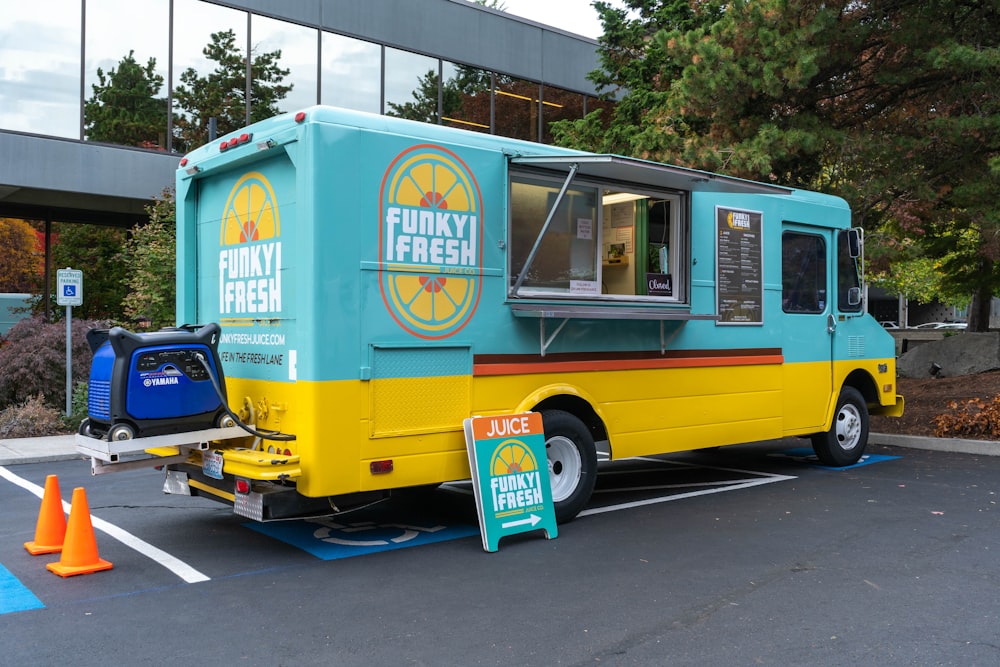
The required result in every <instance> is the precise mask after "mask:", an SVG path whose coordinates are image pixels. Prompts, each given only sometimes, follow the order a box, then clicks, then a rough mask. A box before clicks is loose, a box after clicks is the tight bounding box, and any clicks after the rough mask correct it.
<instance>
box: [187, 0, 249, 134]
mask: <svg viewBox="0 0 1000 667" xmlns="http://www.w3.org/2000/svg"><path fill="white" fill-rule="evenodd" d="M247 23H248V14H247V13H246V12H241V11H236V10H235V9H228V8H226V7H220V6H218V5H213V4H209V3H207V2H198V1H196V0H174V68H173V75H174V81H173V82H172V84H173V110H172V112H173V133H174V136H173V137H172V139H173V147H174V150H176V151H178V152H181V153H185V152H187V151H190V150H193V149H195V148H197V147H199V146H201V145H203V144H206V143H208V140H209V135H210V129H209V128H210V125H211V123H212V119H213V118H214V119H215V120H214V122H215V123H216V128H217V130H216V132H217V134H219V135H222V134H226V133H228V132H232V131H233V130H237V129H239V128H241V127H244V126H245V125H246V124H247V121H248V120H249V119H250V116H249V108H248V99H247V79H246V63H245V60H244V58H245V55H246V51H247V28H248V26H247ZM206 52H207V54H208V55H206Z"/></svg>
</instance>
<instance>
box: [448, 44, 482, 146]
mask: <svg viewBox="0 0 1000 667" xmlns="http://www.w3.org/2000/svg"><path fill="white" fill-rule="evenodd" d="M441 76H442V80H443V81H444V83H443V84H442V86H441V101H442V114H441V124H442V125H448V126H449V127H460V128H462V129H465V130H474V131H476V132H486V133H489V132H490V130H491V129H492V124H491V123H490V118H491V116H492V106H491V105H492V102H491V95H490V93H491V90H492V88H493V75H492V74H491V73H490V72H488V71H487V70H484V69H478V68H476V67H471V66H469V65H457V64H455V63H451V62H447V61H442V62H441Z"/></svg>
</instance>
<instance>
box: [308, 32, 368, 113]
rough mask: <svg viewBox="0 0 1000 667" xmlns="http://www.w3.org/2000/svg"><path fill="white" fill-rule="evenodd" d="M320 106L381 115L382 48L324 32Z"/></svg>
mask: <svg viewBox="0 0 1000 667" xmlns="http://www.w3.org/2000/svg"><path fill="white" fill-rule="evenodd" d="M321 48H322V49H323V73H322V81H323V87H322V90H321V91H320V103H322V104H330V105H333V106H338V107H343V108H344V109H354V110H355V111H367V112H369V113H381V111H382V109H381V100H382V96H381V88H382V47H380V46H379V45H378V44H372V43H371V42H364V41H362V40H360V39H352V38H350V37H344V36H342V35H335V34H333V33H329V32H324V33H323V38H322V47H321Z"/></svg>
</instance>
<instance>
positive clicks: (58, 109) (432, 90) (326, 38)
mask: <svg viewBox="0 0 1000 667" xmlns="http://www.w3.org/2000/svg"><path fill="white" fill-rule="evenodd" d="M247 54H249V56H250V57H249V59H248V58H247ZM597 66H598V59H597V44H596V43H595V42H594V41H593V40H590V39H586V38H583V37H579V36H575V35H571V34H568V33H565V32H561V31H559V30H557V29H554V28H551V27H547V26H542V25H539V24H536V23H532V22H530V21H526V20H523V19H520V18H517V17H513V16H510V15H508V14H504V13H502V12H498V11H496V10H492V9H487V8H484V7H481V6H479V5H476V4H473V3H471V2H468V1H467V0H406V1H403V0H363V1H361V0H296V1H294V2H283V1H281V0H245V1H242V2H240V1H233V2H221V1H209V0H39V1H38V2H25V3H8V6H7V7H6V9H5V11H4V21H3V25H0V155H4V159H2V160H0V216H7V217H31V218H35V219H57V220H68V221H81V222H85V221H105V222H113V223H118V224H128V222H129V220H134V219H135V216H136V215H140V216H141V212H142V206H143V205H144V204H145V203H146V202H148V201H149V198H150V197H152V196H154V195H156V194H158V193H159V192H160V191H161V190H162V189H163V187H165V186H169V185H170V184H171V183H172V181H173V171H174V169H175V168H176V165H177V159H178V158H179V156H180V155H181V154H182V153H184V152H185V151H187V150H190V149H191V148H193V147H195V146H197V145H199V144H201V143H204V142H205V141H207V140H208V139H209V138H210V136H211V133H212V132H213V131H214V130H216V128H217V132H218V133H219V134H221V133H224V132H226V131H229V130H231V129H234V128H235V127H239V126H242V125H245V124H246V123H248V122H252V121H255V120H258V119H260V118H263V117H267V116H270V115H273V114H274V113H279V112H285V111H292V110H297V109H300V108H303V107H307V106H310V105H313V104H317V103H319V104H330V105H336V106H341V107H346V108H350V109H357V110H362V111H368V112H372V113H382V114H390V115H398V116H405V117H408V118H412V119H416V120H421V121H424V122H428V123H438V124H442V125H449V126H454V127H462V128H466V129H470V130H474V131H479V132H490V133H495V134H501V135H505V136H511V137H517V138H521V139H529V140H533V141H541V142H550V141H551V135H550V133H549V124H550V123H551V122H552V121H555V120H560V119H565V118H580V117H582V116H583V115H584V114H585V113H587V112H589V111H592V110H593V109H595V108H597V107H598V106H601V105H605V104H607V103H606V102H602V101H600V100H598V99H597V98H596V96H595V93H594V90H593V85H592V84H591V83H590V82H589V81H588V80H587V78H586V76H587V74H588V72H590V71H592V70H593V69H595V68H597Z"/></svg>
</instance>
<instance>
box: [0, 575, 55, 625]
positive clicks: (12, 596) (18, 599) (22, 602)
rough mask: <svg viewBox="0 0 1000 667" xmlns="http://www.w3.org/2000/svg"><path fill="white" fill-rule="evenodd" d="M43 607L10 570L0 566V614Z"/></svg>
mask: <svg viewBox="0 0 1000 667" xmlns="http://www.w3.org/2000/svg"><path fill="white" fill-rule="evenodd" d="M44 607H45V605H44V604H42V601H41V600H39V599H38V598H37V597H36V596H35V594H34V593H32V592H31V591H30V590H28V588H27V587H26V586H25V585H24V584H22V583H21V582H20V581H19V580H18V579H17V577H15V576H14V575H13V574H11V573H10V570H8V569H7V568H5V567H4V566H3V565H0V614H10V613H12V612H15V611H27V610H28V609H43V608H44Z"/></svg>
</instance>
